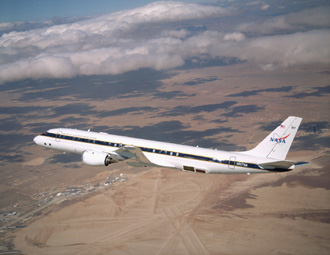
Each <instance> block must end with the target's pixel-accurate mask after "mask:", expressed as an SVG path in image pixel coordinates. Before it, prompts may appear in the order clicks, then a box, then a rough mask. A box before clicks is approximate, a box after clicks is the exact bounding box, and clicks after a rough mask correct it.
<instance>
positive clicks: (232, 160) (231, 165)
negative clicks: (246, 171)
mask: <svg viewBox="0 0 330 255" xmlns="http://www.w3.org/2000/svg"><path fill="white" fill-rule="evenodd" d="M235 163H236V157H235V156H230V158H229V164H228V167H229V169H235Z"/></svg>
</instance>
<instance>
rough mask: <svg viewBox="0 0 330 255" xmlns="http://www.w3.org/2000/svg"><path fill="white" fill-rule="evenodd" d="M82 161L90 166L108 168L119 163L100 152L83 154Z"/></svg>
mask: <svg viewBox="0 0 330 255" xmlns="http://www.w3.org/2000/svg"><path fill="white" fill-rule="evenodd" d="M82 161H83V162H84V163H85V164H86V165H89V166H107V165H109V164H111V163H117V162H118V160H117V159H114V158H113V157H112V156H111V155H109V154H107V153H105V152H99V151H85V152H84V153H83V154H82Z"/></svg>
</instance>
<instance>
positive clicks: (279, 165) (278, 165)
mask: <svg viewBox="0 0 330 255" xmlns="http://www.w3.org/2000/svg"><path fill="white" fill-rule="evenodd" d="M296 163H297V162H295V161H289V160H280V161H273V162H266V163H258V166H260V167H261V168H263V169H266V170H274V169H290V168H291V167H292V166H294V165H295V164H296Z"/></svg>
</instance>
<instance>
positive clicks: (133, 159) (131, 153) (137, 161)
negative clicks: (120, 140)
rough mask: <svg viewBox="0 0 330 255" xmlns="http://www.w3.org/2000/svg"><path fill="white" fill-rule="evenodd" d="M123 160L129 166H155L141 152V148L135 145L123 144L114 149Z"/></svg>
mask: <svg viewBox="0 0 330 255" xmlns="http://www.w3.org/2000/svg"><path fill="white" fill-rule="evenodd" d="M116 153H118V154H119V155H120V156H121V157H123V158H124V159H126V160H125V162H126V163H127V164H129V165H131V166H137V167H144V166H155V164H153V163H151V162H150V160H149V159H148V158H147V157H146V156H145V155H144V154H143V152H142V150H141V149H140V148H139V147H136V146H124V147H122V148H120V149H118V150H116Z"/></svg>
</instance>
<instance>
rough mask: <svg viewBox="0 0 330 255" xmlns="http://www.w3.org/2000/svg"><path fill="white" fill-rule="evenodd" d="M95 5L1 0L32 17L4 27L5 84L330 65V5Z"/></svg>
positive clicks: (1, 73)
mask: <svg viewBox="0 0 330 255" xmlns="http://www.w3.org/2000/svg"><path fill="white" fill-rule="evenodd" d="M9 2H10V3H11V4H12V5H11V6H9ZM51 2H52V3H56V6H53V8H49V6H50V4H49V6H48V5H47V6H46V4H45V3H51ZM91 2H92V1H79V4H78V1H68V2H66V1H62V0H61V1H28V3H29V6H27V7H23V6H24V5H26V3H27V1H0V3H1V5H8V7H6V8H7V9H8V13H13V14H12V18H13V20H17V19H18V16H19V15H18V13H19V12H20V11H19V10H21V9H24V8H26V12H27V13H29V12H30V14H29V15H31V17H28V16H27V17H26V18H24V19H26V20H25V21H20V22H17V21H9V20H8V21H6V22H1V23H0V35H1V37H0V84H1V83H6V82H13V81H20V80H24V79H34V80H38V79H44V78H72V77H77V76H90V75H117V74H122V73H125V72H129V71H136V70H140V69H143V68H150V69H154V70H157V71H160V70H162V71H163V70H171V69H175V68H180V67H182V66H184V65H185V64H186V63H187V62H203V61H204V62H205V61H222V62H223V61H228V60H230V61H232V62H233V63H239V62H245V61H247V62H250V63H252V64H255V65H257V66H259V67H260V68H261V69H262V70H265V71H267V70H274V69H276V68H281V67H288V66H295V65H309V64H329V62H330V61H329V60H330V47H329V46H328V45H329V41H330V15H329V13H330V3H328V1H321V0H319V1H307V0H306V1H303V0H302V1H295V2H291V1H284V0H269V1H238V0H237V1H235V0H233V1H214V2H212V3H206V2H204V3H203V4H201V3H193V2H178V1H161V2H150V3H149V1H139V2H138V5H139V7H136V6H133V5H131V4H128V1H126V2H125V1H123V2H121V4H120V6H117V7H116V8H118V9H120V10H119V11H117V10H115V9H112V8H113V7H112V6H111V5H109V3H111V1H110V2H109V1H93V6H89V4H90V3H91ZM38 3H40V5H38ZM41 3H42V4H41ZM14 4H15V5H14ZM44 4H45V5H44ZM141 4H142V5H141ZM19 6H22V7H19ZM68 6H70V8H68ZM75 6H79V8H75ZM6 8H3V6H1V8H0V9H1V10H2V11H3V10H4V9H6ZM29 10H30V11H29ZM40 10H45V11H40ZM76 10H77V12H78V10H79V14H78V13H74V12H76ZM87 10H88V11H87ZM101 10H102V12H104V13H103V14H98V15H96V14H97V13H98V12H99V11H101ZM42 15H45V17H42ZM77 15H81V16H77ZM84 15H87V16H84ZM0 16H1V15H0ZM55 16H56V18H54V17H55ZM14 17H15V18H14Z"/></svg>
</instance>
